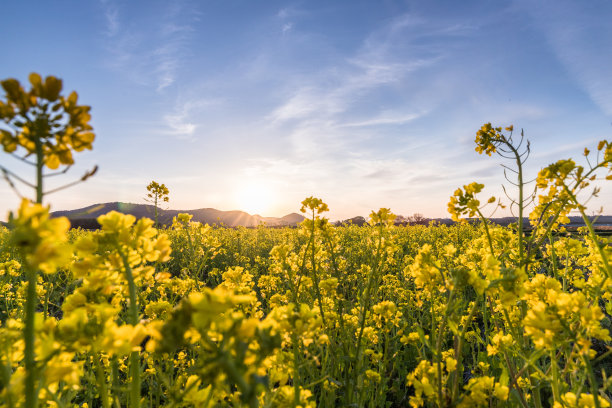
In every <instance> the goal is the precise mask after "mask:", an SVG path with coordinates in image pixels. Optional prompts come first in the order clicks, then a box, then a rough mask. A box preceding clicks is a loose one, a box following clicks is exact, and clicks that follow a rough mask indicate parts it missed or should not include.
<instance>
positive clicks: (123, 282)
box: [0, 199, 611, 407]
mask: <svg viewBox="0 0 612 408" xmlns="http://www.w3.org/2000/svg"><path fill="white" fill-rule="evenodd" d="M304 204H305V208H304V210H305V211H306V214H307V215H310V219H309V220H307V221H306V222H305V223H304V224H303V225H302V226H301V228H299V229H290V228H286V229H267V228H263V227H262V228H258V229H246V228H238V229H223V228H219V229H213V228H210V227H208V226H202V225H201V224H197V223H191V222H189V217H188V216H187V215H184V216H181V217H179V218H178V219H177V220H175V223H174V225H173V226H172V228H171V229H168V230H163V231H157V230H156V229H154V228H153V225H152V221H150V220H146V219H141V220H139V221H137V222H135V220H134V219H133V218H132V217H131V216H126V215H122V214H119V213H111V214H108V215H106V216H102V217H101V218H100V223H101V225H102V229H101V230H100V231H96V232H85V231H82V230H72V231H70V232H67V231H66V230H65V228H66V227H67V225H66V224H63V225H59V224H61V221H58V220H57V219H46V217H45V210H44V209H41V208H39V207H32V206H30V205H29V204H25V203H24V205H23V207H22V209H21V210H20V214H19V215H20V216H19V220H20V222H19V223H18V224H17V226H16V227H15V230H13V232H12V233H11V232H9V231H7V230H4V231H3V232H2V235H1V239H2V256H3V258H4V259H2V263H1V264H0V268H1V269H0V271H1V274H2V275H1V279H2V281H1V282H2V283H1V285H2V288H1V289H0V290H2V293H3V298H4V299H3V302H2V304H1V306H0V307H1V313H2V315H1V316H2V322H3V327H2V329H1V332H0V336H1V337H0V339H1V342H2V343H1V344H2V349H1V361H2V366H3V369H2V382H1V384H2V394H1V398H2V402H3V405H4V406H19V405H21V404H22V402H23V377H24V374H25V373H24V346H25V343H24V339H23V335H22V327H23V321H24V306H25V303H26V300H25V299H26V296H27V294H26V292H27V284H26V281H25V276H24V273H23V271H24V269H26V270H27V265H28V262H29V263H32V262H33V260H34V259H36V260H39V259H40V260H41V261H42V262H41V263H39V268H40V269H41V270H42V271H43V273H42V274H40V275H38V284H37V286H36V295H37V298H38V299H39V301H38V303H37V305H36V309H37V311H38V313H37V314H36V325H35V338H36V356H37V364H36V374H37V375H36V376H37V387H38V388H39V390H40V405H41V406H45V405H47V404H49V405H51V406H73V405H79V406H89V407H98V406H104V407H108V406H126V405H128V406H132V405H134V401H135V400H136V399H139V400H140V405H142V406H162V405H163V406H203V407H207V406H264V407H287V406H322V407H325V406H327V407H330V406H377V407H384V406H390V407H401V406H408V404H411V405H413V406H420V405H426V406H465V407H469V406H552V405H553V401H554V404H555V406H568V407H570V406H572V407H573V406H595V405H594V404H595V402H594V400H593V398H592V395H594V394H599V395H600V397H599V399H598V401H597V402H598V405H599V406H601V407H605V406H608V402H607V401H608V398H609V394H607V390H609V388H610V385H611V382H610V380H609V379H608V378H607V377H606V372H609V371H610V368H611V367H610V365H611V359H610V357H609V354H610V352H609V351H608V350H609V346H610V336H609V329H610V320H609V315H608V314H607V313H604V310H606V309H607V310H608V311H609V306H608V305H609V295H610V291H609V285H610V284H609V283H608V282H607V276H606V275H604V274H603V271H604V267H607V268H609V264H603V263H602V261H601V258H600V252H599V251H598V243H597V242H596V241H595V240H593V239H591V237H590V236H589V235H585V234H583V235H578V236H576V235H575V236H564V234H554V235H552V234H550V235H549V237H550V239H551V240H548V239H544V240H542V241H541V243H540V245H539V246H537V247H535V248H536V249H534V250H533V251H532V252H533V253H532V254H531V255H530V256H529V259H530V262H529V264H527V265H525V266H522V267H516V266H515V265H516V263H517V261H518V260H519V259H520V258H519V254H518V251H517V244H518V237H517V233H516V231H514V230H513V229H512V228H502V227H495V226H492V225H489V226H488V227H487V230H488V231H487V230H485V224H482V225H480V226H471V225H467V224H457V225H455V226H450V227H449V226H436V225H432V226H404V227H398V226H393V225H392V223H391V221H392V220H393V218H394V217H393V215H392V214H390V213H389V212H388V211H386V210H384V209H383V210H381V211H379V212H378V213H373V214H372V222H371V225H369V226H364V227H357V226H349V227H332V226H330V225H329V224H328V223H327V222H326V220H325V219H324V218H322V217H321V216H320V215H319V212H323V211H322V210H324V209H325V205H324V204H323V203H322V202H321V201H319V200H316V199H307V200H306V201H305V202H304ZM36 211H39V212H38V213H37V212H36ZM534 236H535V235H534ZM488 237H490V241H489V239H488ZM25 241H28V242H27V245H26V246H25V248H32V249H33V252H31V253H28V254H27V255H26V259H27V260H26V261H25V262H24V261H23V258H22V257H20V255H18V254H17V253H16V252H14V251H15V249H14V244H19V245H22V246H23V245H25ZM600 243H601V242H600ZM531 248H534V247H531ZM599 248H600V249H601V248H603V249H604V253H607V254H608V256H609V253H610V250H609V247H607V248H606V247H599ZM56 267H59V270H57V271H55V268H56ZM608 270H609V269H608ZM577 398H580V399H579V400H578V401H577Z"/></svg>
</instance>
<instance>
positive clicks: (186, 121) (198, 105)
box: [162, 98, 220, 140]
mask: <svg viewBox="0 0 612 408" xmlns="http://www.w3.org/2000/svg"><path fill="white" fill-rule="evenodd" d="M219 103H220V101H219V100H212V99H204V98H199V99H189V100H186V101H179V102H177V103H175V106H174V110H173V112H172V113H169V114H166V115H163V116H162V120H163V124H164V126H165V128H166V130H164V131H162V132H163V133H166V134H169V135H172V136H176V137H177V138H179V139H186V140H193V137H194V135H195V132H196V130H197V128H198V125H197V124H196V123H195V121H194V119H193V117H194V116H195V115H196V114H197V113H198V112H201V111H202V109H204V108H207V107H211V106H214V105H218V104H219Z"/></svg>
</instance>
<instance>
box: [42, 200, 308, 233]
mask: <svg viewBox="0 0 612 408" xmlns="http://www.w3.org/2000/svg"><path fill="white" fill-rule="evenodd" d="M109 211H118V212H121V213H123V214H131V215H133V216H135V217H136V218H143V217H147V218H151V219H153V218H154V217H155V207H154V206H152V205H148V204H130V203H120V202H113V203H103V204H94V205H90V206H89V207H85V208H79V209H77V210H69V211H54V212H52V213H51V216H52V217H67V218H69V219H70V221H71V223H72V225H73V226H75V227H82V228H87V229H94V228H97V227H98V223H97V222H96V218H98V217H99V216H100V215H102V214H106V213H107V212H109ZM179 213H188V214H191V215H193V218H192V221H197V222H201V223H202V224H209V225H221V224H222V225H224V226H227V227H239V226H243V227H256V226H258V225H264V224H265V225H267V226H270V227H280V226H295V225H297V224H298V223H300V222H302V220H303V219H304V217H303V216H301V215H300V214H296V213H291V214H288V215H285V216H284V217H280V218H278V217H262V216H261V215H251V214H248V213H246V212H244V211H221V210H216V209H214V208H199V209H196V210H163V209H159V210H158V215H157V217H158V221H159V223H160V224H165V225H170V224H172V218H173V217H175V216H176V215H177V214H179Z"/></svg>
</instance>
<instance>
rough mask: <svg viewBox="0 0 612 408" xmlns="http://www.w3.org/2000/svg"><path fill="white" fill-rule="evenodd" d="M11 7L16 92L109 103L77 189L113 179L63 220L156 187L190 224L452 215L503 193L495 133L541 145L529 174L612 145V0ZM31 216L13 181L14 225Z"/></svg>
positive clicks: (3, 204) (101, 108)
mask: <svg viewBox="0 0 612 408" xmlns="http://www.w3.org/2000/svg"><path fill="white" fill-rule="evenodd" d="M2 10H3V15H4V16H5V17H6V18H5V19H4V21H3V25H2V28H0V30H1V32H2V34H3V35H2V38H3V40H2V48H3V56H2V64H0V78H8V77H14V78H17V79H19V80H20V81H22V82H25V81H26V80H27V76H28V74H29V73H30V72H33V71H34V72H39V73H40V74H41V75H43V76H45V75H56V76H58V77H60V78H62V79H63V80H64V89H65V90H67V91H71V90H76V91H77V92H78V93H79V97H80V102H81V103H84V104H87V105H91V106H92V117H93V119H92V124H93V126H94V129H95V132H96V135H97V138H96V141H95V143H94V150H93V151H92V152H86V153H81V154H78V155H77V156H76V161H77V165H76V166H74V169H72V170H71V174H73V177H77V176H80V174H81V173H82V172H84V171H85V170H86V169H88V168H91V167H92V166H93V165H94V164H98V165H99V166H100V171H99V174H97V175H96V176H95V177H94V178H92V179H90V180H89V181H87V182H86V183H84V184H81V185H79V186H77V187H73V188H71V189H69V190H65V191H63V192H60V193H57V194H55V195H52V196H49V202H50V203H51V204H52V208H53V209H73V208H79V207H82V206H86V205H90V204H93V203H96V202H104V201H126V202H136V203H142V202H143V196H144V195H145V193H146V191H145V187H146V185H147V184H148V183H149V182H150V181H151V180H156V181H158V182H160V183H165V184H166V185H167V186H168V187H169V189H170V204H169V205H170V208H174V209H192V208H202V207H214V208H218V209H221V210H233V209H244V210H246V211H249V212H251V213H254V212H259V213H261V214H262V215H267V216H282V215H284V214H287V213H289V212H294V211H298V210H299V207H300V204H299V203H300V201H301V200H302V199H303V198H305V197H307V196H310V195H315V196H318V197H321V198H323V199H324V200H325V201H326V202H327V203H328V204H329V206H330V209H331V212H330V214H329V215H330V217H331V218H332V219H341V218H348V217H352V216H356V215H367V214H368V213H369V212H370V210H374V209H378V208H380V207H390V208H391V209H392V210H393V211H394V212H395V213H397V214H403V215H410V214H413V213H423V214H425V215H426V216H430V217H444V216H446V204H447V203H448V197H449V196H450V195H451V194H452V193H453V191H454V190H455V189H456V188H457V187H459V186H462V185H464V184H467V183H470V182H472V181H479V182H482V183H484V184H485V185H486V190H485V191H486V194H485V195H486V196H487V197H488V195H500V194H501V189H500V186H501V184H502V183H503V182H504V179H503V173H502V169H501V167H499V164H500V163H501V159H499V158H489V157H487V156H480V155H478V154H477V153H476V152H475V151H474V136H475V132H476V130H477V129H478V128H479V127H480V126H481V125H482V124H483V123H485V122H493V124H496V125H504V126H505V125H509V124H514V125H515V127H517V128H523V129H524V130H525V134H526V137H527V138H528V139H529V140H530V141H531V146H532V151H533V152H532V157H531V158H530V160H529V161H528V164H527V171H528V175H529V176H535V175H536V174H537V170H538V169H539V168H541V167H542V166H545V165H547V164H549V163H551V162H553V161H556V160H558V159H561V158H568V157H574V158H575V159H580V154H581V152H582V150H583V148H584V147H586V146H588V147H590V148H592V150H595V149H594V147H595V146H596V143H597V141H598V140H600V139H603V138H607V139H610V138H612V76H610V67H611V66H612V53H611V52H610V50H612V25H610V23H609V21H610V17H611V16H612V3H610V2H609V1H603V0H595V1H590V2H581V1H575V2H570V1H566V0H560V1H538V2H533V1H527V0H519V1H461V2H457V1H250V0H249V1H247V0H244V1H231V0H224V1H221V0H218V1H199V2H198V1H182V0H165V1H125V0H124V1H119V0H103V1H79V2H75V1H66V0H59V1H53V2H49V1H38V2H32V1H20V2H10V3H9V2H5V4H3V9H2ZM0 161H1V163H2V164H3V165H6V166H8V167H10V168H12V169H14V170H16V171H20V172H22V174H24V173H23V172H24V171H31V170H30V169H23V168H21V167H20V166H19V163H18V162H17V161H16V160H14V159H12V158H10V157H8V156H6V155H3V156H2V158H0ZM69 180H70V178H69V177H67V178H65V179H64V181H69ZM54 182H60V181H59V180H58V181H54ZM483 198H486V197H484V196H483ZM610 203H612V185H610V183H609V182H608V183H607V185H605V184H604V185H603V191H602V192H601V193H600V198H599V199H594V200H592V201H591V202H590V206H589V210H596V209H598V208H599V207H601V206H604V212H606V213H608V214H610V213H612V206H611V204H610ZM17 205H18V199H17V197H16V196H15V195H14V194H13V193H12V192H11V190H10V189H9V188H8V187H6V186H5V185H0V211H1V212H2V213H3V214H4V213H6V212H7V211H8V210H9V209H11V208H15V207H16V206H17Z"/></svg>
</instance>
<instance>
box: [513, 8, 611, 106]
mask: <svg viewBox="0 0 612 408" xmlns="http://www.w3.org/2000/svg"><path fill="white" fill-rule="evenodd" d="M521 3H522V4H523V5H524V7H525V9H526V10H528V11H529V12H530V13H531V15H532V17H533V20H534V22H535V24H534V25H535V26H536V27H537V28H538V29H541V30H542V31H543V32H544V34H545V36H546V38H547V40H548V42H549V43H550V45H551V46H552V49H553V51H554V52H555V54H556V55H557V57H558V58H559V61H561V63H563V64H564V65H565V67H566V68H567V70H568V71H569V73H570V74H571V75H572V76H573V77H574V78H575V80H576V81H577V83H578V84H579V85H580V86H581V87H583V89H584V90H585V92H586V93H587V94H588V95H589V97H590V98H591V100H592V101H593V102H594V103H595V104H596V105H597V106H599V108H600V109H601V110H602V112H604V113H605V114H606V115H612V76H610V67H611V66H612V53H611V52H610V51H609V50H611V49H612V26H611V25H610V18H609V17H610V13H611V12H612V5H611V4H610V3H609V2H605V1H595V2H593V3H592V4H589V5H588V6H587V5H586V4H583V3H581V2H573V1H567V0H560V1H544V2H540V3H537V4H538V6H535V5H534V3H532V2H525V1H522V2H521ZM589 9H592V10H600V11H599V12H598V13H595V14H594V13H592V12H587V11H588V10H589ZM604 50H605V51H604Z"/></svg>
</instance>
